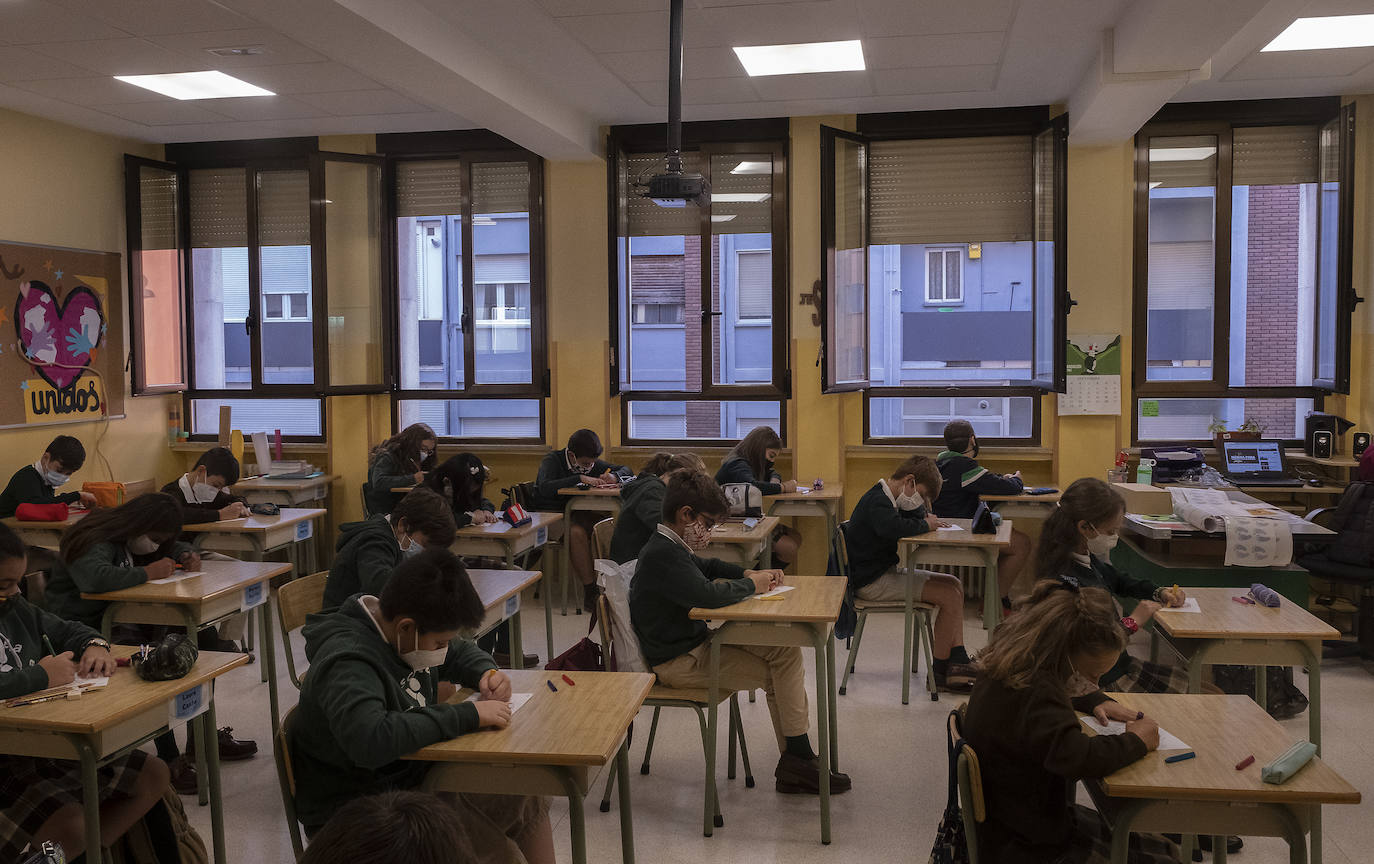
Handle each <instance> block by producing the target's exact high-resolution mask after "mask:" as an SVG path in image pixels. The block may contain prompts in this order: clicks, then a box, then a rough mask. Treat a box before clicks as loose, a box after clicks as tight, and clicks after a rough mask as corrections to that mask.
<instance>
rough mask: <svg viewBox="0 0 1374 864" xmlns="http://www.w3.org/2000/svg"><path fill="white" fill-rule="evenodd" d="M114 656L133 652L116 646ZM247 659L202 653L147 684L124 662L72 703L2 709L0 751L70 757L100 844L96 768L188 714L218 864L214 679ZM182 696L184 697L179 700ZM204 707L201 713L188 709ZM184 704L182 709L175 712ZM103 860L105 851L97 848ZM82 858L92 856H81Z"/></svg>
mask: <svg viewBox="0 0 1374 864" xmlns="http://www.w3.org/2000/svg"><path fill="white" fill-rule="evenodd" d="M113 650H114V654H115V656H116V657H128V656H129V655H131V654H132V653H133V652H134V650H135V649H133V648H131V647H128V646H122V645H117V646H115V648H114V649H113ZM247 662H248V657H247V656H246V655H243V654H222V653H218V652H214V651H202V652H201V653H200V656H199V657H198V658H197V659H196V664H195V666H193V667H191V671H190V672H189V673H188V674H187V675H186V676H185V677H182V678H178V679H176V680H175V681H144V680H143V679H141V678H139V677H138V676H137V675H136V674H135V673H134V670H133V669H132V668H129V667H121V668H119V669H116V670H115V672H114V674H113V675H111V676H110V683H109V685H108V686H106V687H105V688H103V689H100V690H92V691H89V692H86V693H83V694H82V695H81V696H80V697H79V698H77V699H75V700H70V699H57V700H53V701H51V702H41V703H39V704H36V705H23V706H19V707H16V708H3V707H0V753H6V754H11V755H16V756H36V757H43V758H48V759H69V760H75V761H79V762H80V763H81V786H82V800H83V802H84V807H85V821H86V849H87V850H92V849H100V848H101V845H100V781H99V778H98V776H97V774H96V772H97V770H98V769H99V768H100V766H102V765H104V764H106V763H108V762H110V761H112V760H114V759H117V758H118V757H120V756H123V755H125V754H126V753H128V752H129V751H130V750H133V749H134V748H135V747H138V746H139V745H141V744H143V743H144V742H145V741H148V740H150V739H152V738H155V737H157V736H158V735H160V734H162V733H163V732H164V731H166V730H167V728H168V726H169V725H171V724H172V723H173V722H181V720H180V719H178V720H176V721H173V719H172V718H173V716H174V713H175V716H177V717H178V718H183V719H184V718H190V722H193V723H196V724H197V725H198V726H199V727H200V728H199V729H197V730H196V763H197V764H196V767H197V772H198V775H199V776H200V777H202V778H204V781H203V785H202V789H203V790H204V791H205V792H206V793H207V798H208V802H209V804H210V830H211V834H212V843H213V848H214V855H215V858H214V860H215V864H224V862H225V861H226V860H227V856H226V854H225V842H224V802H223V798H222V796H221V795H220V776H219V748H218V747H215V746H208V747H207V746H206V743H207V742H209V743H210V744H212V745H213V744H214V742H215V741H217V740H218V738H217V737H216V736H217V733H216V731H215V730H216V728H217V727H216V725H215V703H214V695H215V688H214V679H215V678H218V677H219V676H221V675H223V674H224V673H226V672H228V671H229V670H230V669H234V668H237V667H239V666H242V665H244V664H245V663H247ZM179 697H184V698H180V699H179ZM201 706H203V713H201V714H199V716H193V715H192V713H191V711H193V710H197V709H198V708H199V707H201ZM176 709H181V710H176ZM101 857H102V860H105V861H108V860H109V855H108V852H104V851H103V850H102V856H101ZM86 858H87V860H92V856H91V855H90V854H89V852H88V854H87V855H86Z"/></svg>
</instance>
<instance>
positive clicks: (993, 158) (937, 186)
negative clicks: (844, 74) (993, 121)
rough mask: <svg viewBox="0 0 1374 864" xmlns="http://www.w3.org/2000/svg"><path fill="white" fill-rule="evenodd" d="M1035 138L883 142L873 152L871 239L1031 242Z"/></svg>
mask: <svg viewBox="0 0 1374 864" xmlns="http://www.w3.org/2000/svg"><path fill="white" fill-rule="evenodd" d="M1032 197H1033V196H1032V188H1031V138H1030V136H1028V135H1007V136H991V137H982V138H935V139H926V140H907V141H877V142H874V143H873V144H872V146H871V147H870V150H869V242H870V243H873V244H889V243H965V242H969V241H983V242H988V241H994V242H995V241H1013V240H1029V239H1031V200H1032Z"/></svg>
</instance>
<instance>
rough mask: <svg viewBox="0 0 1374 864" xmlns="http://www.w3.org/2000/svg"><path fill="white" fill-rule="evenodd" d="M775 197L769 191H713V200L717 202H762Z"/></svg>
mask: <svg viewBox="0 0 1374 864" xmlns="http://www.w3.org/2000/svg"><path fill="white" fill-rule="evenodd" d="M771 197H773V196H772V195H771V194H770V193H768V192H712V193H711V200H712V201H714V202H715V203H717V204H761V203H763V202H764V201H767V200H768V199H769V198H771Z"/></svg>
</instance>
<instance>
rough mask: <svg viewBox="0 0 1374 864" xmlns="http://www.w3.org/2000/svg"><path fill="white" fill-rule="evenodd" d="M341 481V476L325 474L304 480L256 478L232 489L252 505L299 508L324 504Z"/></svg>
mask: <svg viewBox="0 0 1374 864" xmlns="http://www.w3.org/2000/svg"><path fill="white" fill-rule="evenodd" d="M339 479H341V475H339V474H329V473H327V472H326V473H324V474H321V475H320V476H318V477H307V478H305V479H304V480H278V479H273V478H271V477H254V478H252V479H249V480H240V481H239V482H237V483H235V484H234V485H233V487H232V491H233V494H235V495H239V496H241V497H243V498H245V499H247V501H248V503H249V504H250V505H252V504H276V505H277V506H278V507H298V506H300V505H301V504H309V503H314V502H317V501H319V502H323V501H324V500H325V499H327V498H328V497H329V487H330V486H331V485H332V484H333V483H334V481H336V480H339Z"/></svg>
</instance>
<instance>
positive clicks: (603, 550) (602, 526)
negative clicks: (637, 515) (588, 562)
mask: <svg viewBox="0 0 1374 864" xmlns="http://www.w3.org/2000/svg"><path fill="white" fill-rule="evenodd" d="M614 533H615V517H614V516H612V517H610V518H608V519H602V520H601V521H600V522H598V523H596V524H595V525H593V526H592V557H593V558H610V557H611V535H612V534H614Z"/></svg>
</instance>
